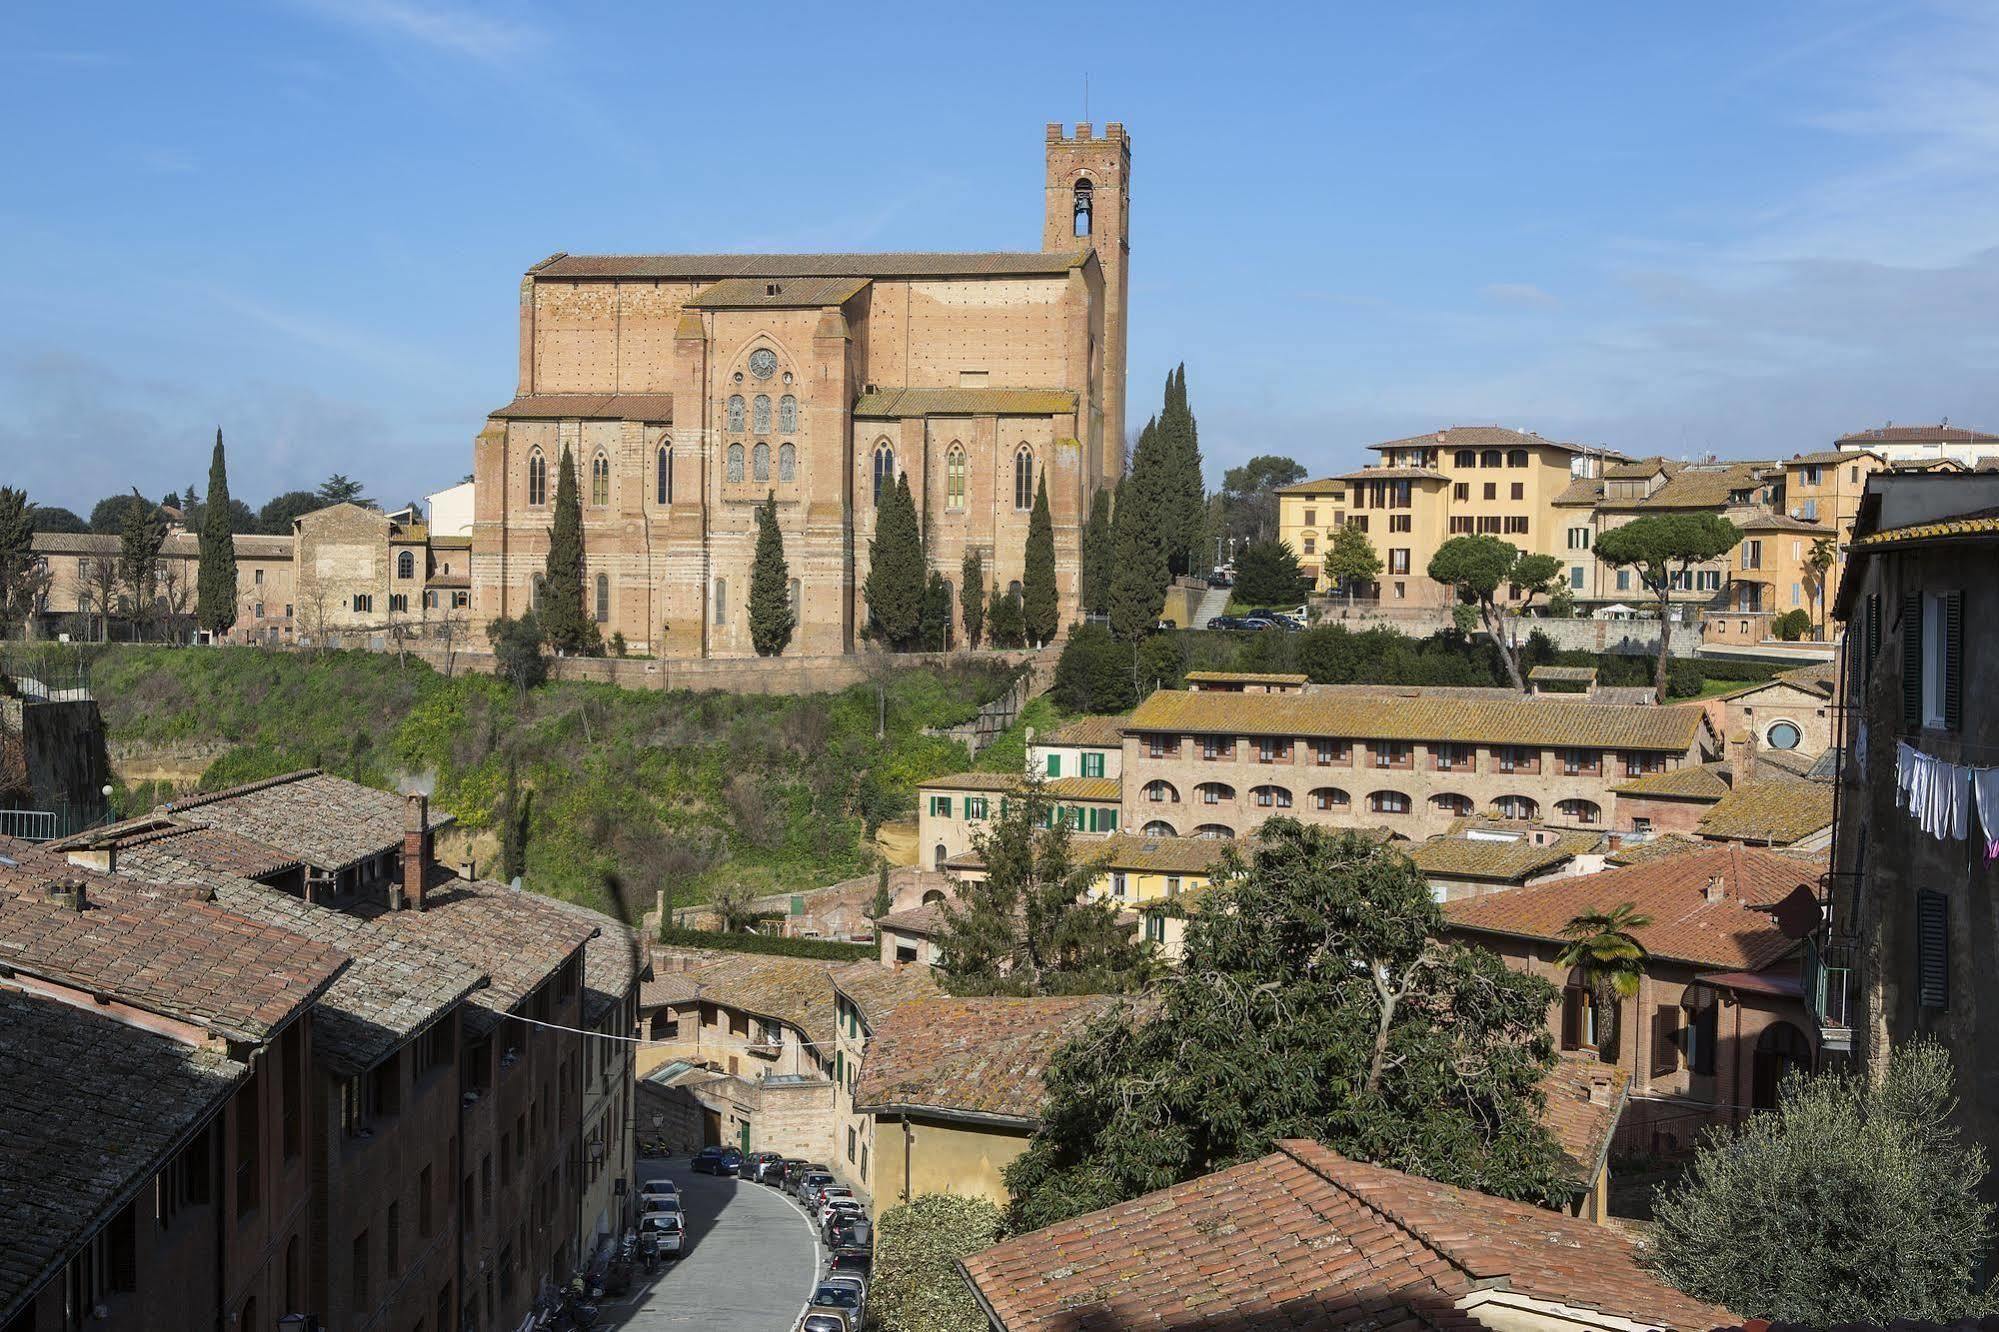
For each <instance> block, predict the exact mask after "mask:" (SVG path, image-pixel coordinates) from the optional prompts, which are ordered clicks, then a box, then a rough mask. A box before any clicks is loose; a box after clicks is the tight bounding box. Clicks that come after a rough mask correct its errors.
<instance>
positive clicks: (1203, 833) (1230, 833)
mask: <svg viewBox="0 0 1999 1332" xmlns="http://www.w3.org/2000/svg"><path fill="white" fill-rule="evenodd" d="M1194 836H1196V837H1201V838H1205V839H1207V840H1208V841H1211V842H1232V841H1234V840H1235V829H1233V828H1231V827H1229V826H1228V825H1227V824H1225V823H1204V824H1202V825H1201V826H1200V827H1198V828H1196V829H1194Z"/></svg>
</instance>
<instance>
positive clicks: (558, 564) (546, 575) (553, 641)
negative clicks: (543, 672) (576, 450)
mask: <svg viewBox="0 0 1999 1332" xmlns="http://www.w3.org/2000/svg"><path fill="white" fill-rule="evenodd" d="M560 468H561V470H560V471H559V472H558V473H557V474H556V481H555V525H554V526H553V527H551V528H549V529H548V559H547V562H546V563H545V564H544V565H543V566H542V581H541V605H540V606H539V607H538V608H537V610H536V615H537V616H538V617H539V619H540V622H541V633H542V637H543V639H544V640H546V642H547V643H548V645H549V646H550V647H551V648H554V649H555V650H556V651H557V652H558V653H563V654H566V655H570V656H587V657H595V656H598V655H600V654H601V653H602V652H603V650H604V644H603V640H602V638H601V637H600V636H599V634H598V631H597V622H596V621H595V620H593V619H591V618H590V616H589V615H588V614H587V613H586V612H585V610H584V606H583V499H582V496H581V494H580V493H579V492H578V489H577V484H576V465H575V463H574V461H573V460H572V459H571V458H570V456H569V447H568V446H567V445H564V446H563V449H562V462H561V464H560Z"/></svg>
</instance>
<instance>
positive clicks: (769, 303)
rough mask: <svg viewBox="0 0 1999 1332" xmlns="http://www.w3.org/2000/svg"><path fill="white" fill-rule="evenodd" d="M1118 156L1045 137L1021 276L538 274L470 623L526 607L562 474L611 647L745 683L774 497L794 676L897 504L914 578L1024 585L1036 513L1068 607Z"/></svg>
mask: <svg viewBox="0 0 1999 1332" xmlns="http://www.w3.org/2000/svg"><path fill="white" fill-rule="evenodd" d="M1130 166H1131V145H1130V140H1129V138H1128V137H1127V136H1126V134H1125V132H1124V128H1123V126H1121V125H1119V124H1116V123H1112V124H1110V125H1108V126H1106V127H1105V133H1104V134H1103V135H1102V136H1098V135H1096V134H1095V133H1094V132H1093V128H1092V126H1090V125H1088V124H1083V125H1078V126H1077V127H1076V129H1075V132H1074V133H1073V134H1065V133H1064V132H1063V127H1062V126H1060V125H1051V126H1049V127H1048V132H1047V149H1046V171H1045V174H1044V179H1043V195H1044V208H1043V228H1042V238H1041V242H1042V243H1041V247H1040V248H1039V249H1036V250H1030V251H1019V252H994V253H961V254H953V253H919V254H908V253H905V254H816V255H815V254H804V255H800V254H710V255H686V254H675V255H657V254H655V255H572V254H556V255H553V256H551V257H549V258H547V259H544V260H543V261H541V262H540V263H538V264H536V265H535V266H534V267H533V268H531V269H529V270H528V272H527V274H526V276H525V277H524V278H523V280H522V282H521V288H520V362H519V379H518V386H517V389H516V396H515V398H514V400H513V401H512V402H510V403H508V404H506V405H505V406H503V407H501V408H499V409H498V410H496V411H494V412H493V413H492V415H491V417H490V419H489V420H488V422H487V424H486V426H485V429H484V430H483V431H482V432H481V433H480V435H479V438H478V442H477V444H476V446H475V449H474V466H473V474H474V477H475V483H476V516H475V519H474V524H473V547H472V585H473V612H474V613H473V617H472V618H473V621H474V622H475V623H477V624H484V623H486V622H487V621H488V620H490V619H491V618H492V617H493V616H496V615H503V614H504V615H517V614H519V613H521V612H522V611H523V610H526V609H528V608H529V607H530V606H532V605H533V603H534V599H535V597H536V595H537V582H538V579H539V576H540V574H541V572H542V569H543V567H544V563H545V559H546V555H547V550H548V533H549V527H550V522H551V512H552V508H551V506H552V504H553V502H554V499H555V495H556V489H557V486H558V484H559V481H560V470H559V469H560V467H561V464H562V459H563V458H564V457H568V458H569V459H571V464H572V466H573V467H574V469H575V475H576V478H577V482H578V488H579V494H580V496H581V500H582V508H583V527H584V565H585V569H584V597H585V604H586V608H587V609H588V610H589V611H590V612H591V613H592V614H594V615H595V617H596V619H597V620H598V621H599V623H600V624H601V626H602V628H603V632H604V634H605V636H606V637H608V636H609V635H611V634H612V633H614V632H616V633H620V634H622V635H623V636H624V640H625V642H626V643H628V644H630V645H631V646H632V647H633V648H634V649H635V650H639V651H644V652H650V653H654V654H657V655H660V656H674V657H697V656H748V655H750V654H751V652H752V647H751V644H750V638H749V626H748V615H747V602H748V596H749V574H750V562H751V554H752V550H753V547H754V545H755V540H756V523H755V507H756V505H758V504H759V503H761V502H762V501H763V500H764V499H765V497H766V496H775V498H776V501H777V509H778V524H779V527H780V529H781V530H782V532H783V535H784V542H785V554H786V557H787V559H788V561H789V564H790V570H791V575H792V579H793V596H792V600H793V603H794V606H795V608H796V610H797V613H798V616H799V622H798V628H797V631H796V633H795V635H794V637H793V639H792V648H791V651H793V652H800V653H837V652H843V651H851V650H852V649H853V647H854V644H855V639H856V636H857V634H858V633H859V632H860V631H861V630H862V629H863V628H864V627H865V623H866V607H865V604H864V602H863V600H862V597H861V587H862V584H863V582H864V581H865V579H866V577H867V569H868V547H869V540H870V538H871V537H872V535H873V532H874V511H875V500H876V496H877V494H878V493H879V492H880V491H881V490H882V489H883V488H884V487H888V486H893V485H894V484H895V482H896V479H897V478H898V477H899V476H906V477H907V478H908V481H909V486H910V490H911V492H912V494H913V495H914V496H915V498H916V505H917V509H918V511H919V513H920V514H921V515H922V516H923V518H924V521H925V525H926V528H927V531H928V551H929V556H930V560H931V563H932V566H933V567H934V568H935V569H937V570H938V571H939V572H940V573H941V574H942V575H943V577H944V578H945V579H946V580H948V581H949V582H951V584H952V587H953V595H954V598H955V596H956V595H957V593H958V592H959V591H960V590H961V589H958V588H957V587H956V583H957V581H958V579H959V568H960V561H961V558H962V556H963V554H964V553H965V552H966V551H967V550H973V549H975V550H978V551H979V552H981V554H982V557H983V559H984V564H985V570H986V577H987V578H988V579H990V580H992V581H993V582H995V583H997V585H998V586H999V587H1000V588H1001V589H1002V590H1005V589H1006V588H1007V586H1008V585H1009V584H1011V583H1014V582H1017V581H1019V580H1020V578H1021V575H1022V562H1023V555H1024V551H1025V546H1026V540H1027V525H1028V518H1029V513H1030V510H1031V508H1032V506H1033V503H1034V496H1035V492H1036V490H1037V488H1038V487H1040V486H1041V485H1042V484H1043V483H1044V482H1045V483H1046V485H1047V489H1048V503H1049V508H1050V512H1051V515H1052V517H1053V520H1054V529H1055V545H1056V579H1057V583H1058V586H1059V588H1060V591H1061V598H1062V604H1063V606H1064V607H1065V608H1066V611H1065V615H1064V617H1063V618H1064V622H1065V623H1066V622H1067V620H1068V619H1069V618H1071V617H1072V616H1073V614H1074V613H1075V610H1076V607H1077V578H1078V572H1079V569H1078V566H1079V560H1080V542H1081V529H1082V524H1083V521H1084V520H1085V518H1086V517H1087V516H1088V512H1089V506H1090V501H1091V499H1092V497H1093V496H1094V495H1095V494H1096V492H1097V491H1098V490H1099V489H1100V488H1102V487H1104V486H1107V485H1112V484H1115V482H1116V480H1117V478H1118V476H1119V474H1120V472H1121V471H1122V467H1123V456H1124V390H1125V383H1124V381H1125V324H1126V294H1127V288H1126V264H1127V257H1128V251H1129V230H1128V221H1129V208H1128V204H1129V193H1128V184H1129V176H1130Z"/></svg>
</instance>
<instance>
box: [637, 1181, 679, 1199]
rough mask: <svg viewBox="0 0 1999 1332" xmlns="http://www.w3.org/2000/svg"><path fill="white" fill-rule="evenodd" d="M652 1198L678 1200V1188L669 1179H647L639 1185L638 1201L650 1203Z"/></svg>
mask: <svg viewBox="0 0 1999 1332" xmlns="http://www.w3.org/2000/svg"><path fill="white" fill-rule="evenodd" d="M654 1198H672V1199H673V1200H675V1201H676V1202H678V1201H679V1199H680V1186H679V1185H678V1184H676V1183H674V1182H673V1181H672V1180H670V1179H649V1180H647V1181H646V1182H645V1183H643V1184H641V1185H639V1201H640V1202H641V1203H646V1202H650V1201H651V1200H653V1199H654Z"/></svg>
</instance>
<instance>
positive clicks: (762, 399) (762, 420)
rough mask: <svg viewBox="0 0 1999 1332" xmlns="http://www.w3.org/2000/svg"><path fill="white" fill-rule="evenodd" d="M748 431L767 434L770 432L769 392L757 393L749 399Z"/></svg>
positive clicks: (755, 433)
mask: <svg viewBox="0 0 1999 1332" xmlns="http://www.w3.org/2000/svg"><path fill="white" fill-rule="evenodd" d="M750 433H751V434H753V435H768V434H769V433H770V394H768V393H759V394H757V396H756V397H755V398H753V399H751V400H750Z"/></svg>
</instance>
